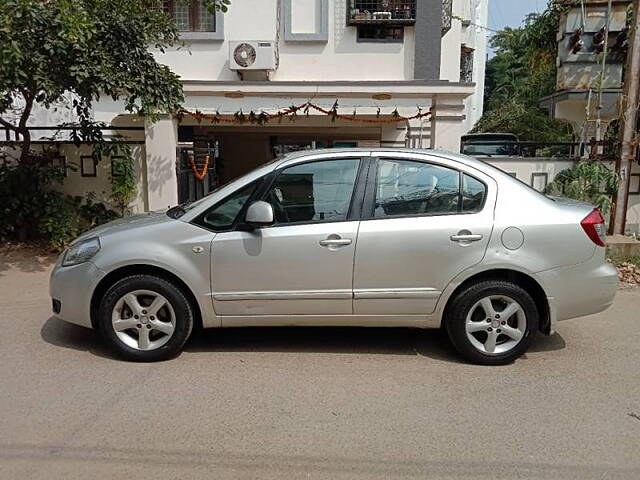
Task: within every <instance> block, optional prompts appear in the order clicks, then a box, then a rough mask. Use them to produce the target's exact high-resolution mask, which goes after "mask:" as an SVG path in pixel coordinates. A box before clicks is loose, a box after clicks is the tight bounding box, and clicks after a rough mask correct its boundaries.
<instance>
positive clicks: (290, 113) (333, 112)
mask: <svg viewBox="0 0 640 480" xmlns="http://www.w3.org/2000/svg"><path fill="white" fill-rule="evenodd" d="M310 109H313V110H315V111H317V112H319V113H322V114H324V115H327V116H328V117H329V118H330V119H331V121H332V122H335V121H336V119H340V120H345V121H348V122H357V123H370V124H390V123H399V122H406V121H408V120H415V119H418V118H424V117H430V116H431V110H430V109H429V110H428V111H426V112H423V111H422V109H421V108H420V107H418V113H416V114H415V115H412V116H410V117H403V116H402V115H400V113H399V112H398V109H397V108H395V109H394V110H393V111H392V112H391V113H390V118H385V117H382V114H381V112H380V107H378V109H377V111H376V113H375V118H364V117H358V116H357V115H356V111H355V109H354V111H353V115H342V114H340V113H339V112H338V101H337V100H336V101H335V103H334V104H333V106H332V107H331V108H330V109H329V110H327V109H326V108H323V107H321V106H319V105H316V104H314V103H311V102H305V103H303V104H302V105H291V106H290V107H289V108H286V109H284V110H280V111H278V112H277V113H267V112H264V111H261V112H260V113H259V114H256V113H255V112H254V111H251V112H250V113H249V114H248V115H245V114H244V113H243V112H242V110H238V111H237V112H235V113H234V114H233V115H230V117H231V118H226V117H225V116H223V115H221V114H220V112H217V111H216V113H215V114H213V115H210V114H205V113H202V112H200V111H199V110H196V111H195V112H193V111H190V110H187V109H182V110H180V111H179V112H178V114H177V117H178V119H180V120H181V119H182V118H184V116H186V115H189V116H191V117H193V118H195V119H196V120H197V121H198V123H201V122H202V121H203V120H208V121H210V122H211V123H212V124H216V123H229V124H245V123H249V124H254V125H265V124H266V123H268V122H270V121H271V120H277V121H278V123H280V122H281V121H282V119H283V118H284V117H289V121H291V122H293V121H295V120H296V119H297V117H298V112H300V111H302V113H303V114H305V115H307V116H308V115H309V110H310ZM227 117H229V116H227Z"/></svg>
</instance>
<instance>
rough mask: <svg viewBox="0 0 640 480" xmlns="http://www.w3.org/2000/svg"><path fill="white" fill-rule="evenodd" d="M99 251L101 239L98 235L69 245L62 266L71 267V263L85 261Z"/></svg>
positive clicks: (76, 263)
mask: <svg viewBox="0 0 640 480" xmlns="http://www.w3.org/2000/svg"><path fill="white" fill-rule="evenodd" d="M99 251H100V240H98V237H93V238H87V239H86V240H83V241H82V242H78V243H76V244H75V245H71V246H70V247H69V249H68V250H67V251H66V253H65V254H64V258H63V259H62V266H63V267H70V266H71V265H78V264H79V263H84V262H86V261H87V260H90V259H91V258H93V256H94V255H95V254H96V253H98V252H99Z"/></svg>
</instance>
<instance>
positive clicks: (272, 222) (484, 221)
mask: <svg viewBox="0 0 640 480" xmlns="http://www.w3.org/2000/svg"><path fill="white" fill-rule="evenodd" d="M604 235H605V228H604V220H603V218H602V216H601V215H600V213H599V212H598V211H597V210H594V209H593V207H592V206H589V205H587V204H584V203H580V202H575V201H569V200H565V199H558V198H548V197H546V196H544V195H542V194H540V193H538V192H537V191H535V190H533V189H531V188H530V187H528V186H527V185H525V184H523V183H521V182H519V181H517V180H515V179H514V178H512V177H511V176H509V175H508V174H506V173H504V172H502V171H500V170H498V169H496V168H494V167H491V166H490V165H487V164H486V163H483V162H480V161H478V160H475V159H472V158H470V157H466V156H462V155H453V154H448V153H442V152H435V151H426V150H396V149H394V150H384V149H343V150H319V151H307V152H303V153H297V154H293V155H289V156H287V157H285V158H283V159H278V160H276V161H274V162H272V163H270V164H267V165H264V166H262V167H261V168H259V169H257V170H255V171H253V172H251V173H249V174H247V175H245V176H244V177H241V178H239V179H237V180H235V181H234V182H232V183H230V184H228V185H226V186H224V187H222V188H220V189H218V190H217V191H215V192H213V193H212V194H211V195H209V196H207V197H205V198H203V199H201V200H199V201H197V202H195V203H192V204H190V205H183V206H177V207H174V208H172V209H170V210H168V211H167V212H159V213H149V214H147V215H139V216H135V217H130V218H126V219H123V220H118V221H115V222H112V223H109V224H106V225H104V226H101V227H98V228H96V229H94V230H93V231H91V232H88V233H86V234H84V235H82V236H81V237H80V238H78V239H77V240H76V241H75V242H74V243H73V244H72V245H71V246H70V248H69V249H67V250H66V251H65V252H64V253H63V254H62V255H61V256H60V258H59V260H58V262H57V264H56V267H55V269H54V271H53V273H52V275H51V296H52V297H53V309H54V312H55V314H56V315H58V316H59V317H60V318H62V319H64V320H67V321H69V322H72V323H76V324H79V325H83V326H86V327H92V328H97V329H99V330H100V331H101V333H102V335H103V337H104V339H105V342H106V343H108V344H109V346H111V347H112V348H113V349H114V350H115V351H116V352H117V353H118V354H120V355H121V356H123V357H124V358H127V359H130V360H137V361H154V360H162V359H166V358H169V357H171V356H174V355H176V354H177V353H178V352H180V351H181V349H182V348H183V346H184V344H185V342H186V341H187V339H188V338H189V336H190V335H191V332H192V328H193V326H194V325H198V324H201V325H202V326H203V327H237V326H266V325H269V326H274V325H279V326H287V325H313V326H318V325H332V326H337V325H345V326H377V327H381V326H393V327H398V326H403V327H418V328H438V327H441V326H444V327H445V328H446V330H447V332H448V334H449V337H450V339H451V341H452V342H453V344H454V346H455V347H456V349H457V350H458V351H459V352H460V354H462V355H463V356H464V357H465V358H466V359H467V360H469V361H472V362H476V363H481V364H492V365H496V364H504V363H507V362H510V361H513V360H514V359H515V358H517V357H518V356H520V355H521V354H522V353H524V352H525V351H526V350H527V348H528V346H529V345H530V343H531V341H532V339H533V337H534V335H535V334H536V333H537V332H539V331H541V332H543V333H546V334H549V333H551V332H552V331H553V329H554V327H555V325H556V322H557V321H558V320H564V319H568V318H573V317H579V316H583V315H589V314H593V313H597V312H600V311H602V310H604V309H606V308H607V307H608V306H609V305H611V303H612V302H613V298H614V295H615V291H616V287H617V274H616V270H615V268H614V267H613V266H611V265H610V264H609V263H607V262H606V260H605V248H604V246H605V243H604V238H605V237H604Z"/></svg>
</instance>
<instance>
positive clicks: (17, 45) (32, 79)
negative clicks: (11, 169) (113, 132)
mask: <svg viewBox="0 0 640 480" xmlns="http://www.w3.org/2000/svg"><path fill="white" fill-rule="evenodd" d="M161 6H162V2H160V1H158V0H84V1H82V2H76V1H73V0H50V1H47V2H43V1H41V0H3V1H2V2H0V124H1V125H3V126H5V127H7V128H10V129H12V130H15V131H16V132H18V133H20V134H21V135H22V136H23V137H24V141H23V154H22V161H24V160H26V158H27V157H28V155H29V146H30V136H29V131H28V130H27V129H26V124H27V119H28V117H29V115H30V113H31V110H32V108H33V105H34V103H39V104H42V105H43V106H45V107H47V108H48V107H50V106H52V105H54V104H55V103H56V102H58V101H60V100H61V99H62V96H63V94H65V93H66V92H72V93H73V94H74V95H75V96H76V99H75V100H74V101H73V108H74V110H75V112H76V114H77V116H78V118H79V124H80V125H79V126H80V127H83V128H84V127H86V126H89V125H90V124H91V120H92V119H91V104H92V102H93V101H95V100H97V99H99V98H100V96H101V95H107V96H109V97H111V98H113V99H114V100H121V101H123V102H124V108H125V110H126V111H128V112H132V113H139V114H144V115H149V116H152V117H153V116H154V115H157V114H158V113H159V112H171V111H175V110H177V109H178V107H179V105H180V102H181V101H182V100H183V94H182V86H181V84H180V81H179V78H178V76H177V75H176V74H174V73H173V72H171V70H169V68H168V67H167V66H165V65H162V64H160V63H158V62H157V61H156V60H155V58H154V56H153V54H152V53H151V52H150V51H149V50H148V47H149V45H152V46H154V47H156V48H158V49H160V50H164V49H165V48H166V47H168V46H170V45H173V44H175V43H176V42H177V41H178V32H177V30H176V26H175V24H174V22H173V20H172V19H171V18H170V17H169V16H168V15H166V14H165V13H164V12H163V11H162V8H161ZM19 100H22V101H23V102H24V109H23V110H22V112H21V116H20V120H19V122H18V123H17V124H14V123H12V122H10V121H9V119H8V118H7V117H6V116H4V117H3V116H2V115H3V114H4V113H6V112H8V111H9V110H12V109H14V108H15V107H16V106H17V102H18V101H19Z"/></svg>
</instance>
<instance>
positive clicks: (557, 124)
mask: <svg viewBox="0 0 640 480" xmlns="http://www.w3.org/2000/svg"><path fill="white" fill-rule="evenodd" d="M473 131H474V132H507V133H515V134H516V135H518V138H519V139H520V140H525V141H526V140H531V141H536V142H560V141H566V140H569V139H570V138H571V133H572V129H571V125H569V124H568V123H566V122H561V121H557V120H553V119H550V118H549V117H548V116H547V114H546V113H545V112H544V111H542V110H541V109H540V108H537V107H536V106H532V105H527V104H526V103H524V102H522V101H521V100H519V99H517V98H511V99H508V100H506V101H505V103H504V104H502V105H501V106H500V107H498V108H494V109H491V110H489V111H487V112H485V113H484V115H482V117H481V118H480V120H478V123H476V125H475V127H474V129H473Z"/></svg>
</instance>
